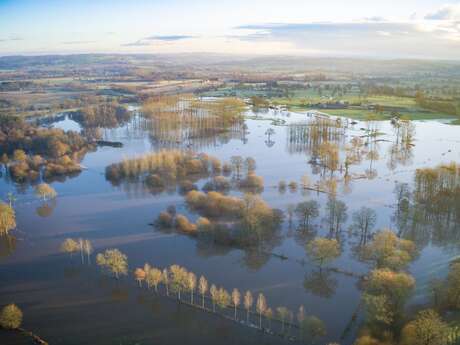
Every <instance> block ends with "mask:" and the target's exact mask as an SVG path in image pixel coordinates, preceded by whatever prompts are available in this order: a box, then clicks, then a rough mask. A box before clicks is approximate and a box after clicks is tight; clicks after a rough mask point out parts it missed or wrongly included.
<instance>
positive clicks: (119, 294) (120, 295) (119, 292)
mask: <svg viewBox="0 0 460 345" xmlns="http://www.w3.org/2000/svg"><path fill="white" fill-rule="evenodd" d="M110 296H111V297H112V300H114V301H116V302H124V301H127V300H128V297H129V292H128V289H126V288H123V287H121V286H116V287H114V288H113V289H112V291H111V292H110Z"/></svg>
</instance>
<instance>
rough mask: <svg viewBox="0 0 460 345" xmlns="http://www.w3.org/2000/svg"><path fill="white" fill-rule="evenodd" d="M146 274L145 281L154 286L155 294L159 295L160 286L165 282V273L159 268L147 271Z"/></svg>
mask: <svg viewBox="0 0 460 345" xmlns="http://www.w3.org/2000/svg"><path fill="white" fill-rule="evenodd" d="M146 274H147V276H146V277H145V280H146V282H147V285H148V286H151V285H153V286H154V287H155V292H156V293H158V285H159V284H160V283H161V282H164V275H163V273H162V272H161V271H160V270H159V269H158V268H155V267H152V268H150V269H149V270H148V271H146ZM165 286H166V284H165Z"/></svg>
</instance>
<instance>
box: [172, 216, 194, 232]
mask: <svg viewBox="0 0 460 345" xmlns="http://www.w3.org/2000/svg"><path fill="white" fill-rule="evenodd" d="M176 229H177V230H179V231H181V232H184V233H187V234H196V231H197V226H196V225H195V224H193V223H191V222H190V221H189V220H188V218H187V217H186V216H184V215H182V214H178V215H177V216H176Z"/></svg>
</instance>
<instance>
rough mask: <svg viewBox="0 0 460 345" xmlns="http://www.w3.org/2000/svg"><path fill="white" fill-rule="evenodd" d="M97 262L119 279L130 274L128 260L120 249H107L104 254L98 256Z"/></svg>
mask: <svg viewBox="0 0 460 345" xmlns="http://www.w3.org/2000/svg"><path fill="white" fill-rule="evenodd" d="M96 262H97V264H98V265H99V266H101V267H103V268H106V269H107V270H108V271H109V272H111V273H112V274H114V275H115V278H117V279H119V277H120V275H127V274H128V258H127V256H126V255H125V254H123V253H122V252H120V251H119V250H118V249H107V250H106V251H105V252H104V253H99V254H97V256H96Z"/></svg>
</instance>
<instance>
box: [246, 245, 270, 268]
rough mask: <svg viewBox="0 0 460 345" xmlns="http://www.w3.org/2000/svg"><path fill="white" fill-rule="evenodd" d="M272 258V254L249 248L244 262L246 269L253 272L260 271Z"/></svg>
mask: <svg viewBox="0 0 460 345" xmlns="http://www.w3.org/2000/svg"><path fill="white" fill-rule="evenodd" d="M270 258H271V253H270V252H260V251H259V250H257V249H253V248H248V249H245V250H244V256H243V261H242V262H243V264H244V266H245V267H247V268H249V269H251V270H253V271H258V270H260V269H261V268H262V267H263V266H264V265H265V264H266V263H267V262H268V261H269V260H270Z"/></svg>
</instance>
